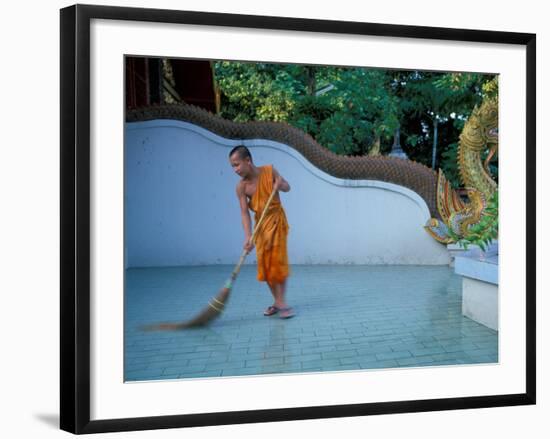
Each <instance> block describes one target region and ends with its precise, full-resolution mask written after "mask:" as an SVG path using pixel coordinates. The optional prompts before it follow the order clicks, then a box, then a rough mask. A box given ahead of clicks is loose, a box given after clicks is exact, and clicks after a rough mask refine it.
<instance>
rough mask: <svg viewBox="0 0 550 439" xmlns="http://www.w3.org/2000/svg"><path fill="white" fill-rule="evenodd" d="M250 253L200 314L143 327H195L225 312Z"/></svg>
mask: <svg viewBox="0 0 550 439" xmlns="http://www.w3.org/2000/svg"><path fill="white" fill-rule="evenodd" d="M276 192H277V189H273V192H271V195H270V196H269V198H268V200H267V203H266V204H265V207H264V210H263V212H262V215H261V216H260V219H259V220H258V222H257V223H256V225H255V226H254V231H253V233H252V237H251V238H250V240H251V241H252V242H254V238H255V237H256V233H257V232H258V230H259V229H260V226H261V224H262V222H263V220H264V218H265V214H266V212H267V209H268V208H269V205H270V204H271V200H273V197H274V196H275V193H276ZM248 253H249V252H248V251H247V250H244V251H243V253H242V254H241V258H240V259H239V262H238V263H237V265H236V266H235V268H234V269H233V272H232V273H231V276H230V277H229V279H227V281H226V282H225V284H224V286H223V287H222V288H221V290H220V291H219V292H218V294H217V295H216V296H214V297H212V299H210V302H208V306H206V307H205V308H204V309H203V310H202V312H201V313H200V314H198V315H197V316H196V317H195V318H193V319H191V320H188V321H186V322H182V323H160V324H156V325H149V326H145V327H144V328H143V329H144V330H146V331H153V330H177V329H187V328H194V327H198V326H205V325H206V324H208V323H209V322H210V321H212V320H214V319H215V318H216V317H218V316H219V315H220V314H221V313H222V312H223V310H224V307H225V303H226V302H227V299H228V297H229V293H230V292H231V289H232V288H233V283H234V282H235V280H236V279H237V276H238V275H239V272H240V271H241V266H242V265H243V263H244V261H245V259H246V257H247V256H248Z"/></svg>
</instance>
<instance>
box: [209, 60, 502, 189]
mask: <svg viewBox="0 0 550 439" xmlns="http://www.w3.org/2000/svg"><path fill="white" fill-rule="evenodd" d="M214 68H215V76H216V81H217V84H218V86H219V88H220V90H221V99H222V100H221V116H222V117H224V118H227V119H230V120H234V121H238V122H245V121H251V120H265V121H267V120H271V121H280V122H286V123H289V124H291V125H293V126H296V127H298V128H301V129H302V130H304V131H306V132H307V133H309V134H310V135H312V136H313V137H314V138H315V139H316V140H317V141H318V142H319V143H320V144H321V145H323V146H325V147H327V148H329V149H330V150H332V151H334V152H335V153H337V154H344V155H365V154H373V153H378V152H380V153H387V152H389V151H390V150H391V144H392V141H393V136H394V133H396V130H397V129H398V128H399V131H400V133H401V140H402V142H401V143H402V147H403V149H404V150H405V152H406V153H407V154H408V156H409V157H410V158H411V159H412V160H416V161H419V162H421V163H424V164H426V165H428V166H432V165H434V164H435V168H436V169H437V167H441V168H442V169H443V171H444V172H445V174H446V175H447V177H448V178H449V179H450V180H451V182H452V183H453V185H455V186H458V185H460V181H459V176H458V169H457V168H456V151H457V145H458V143H457V142H458V137H459V134H460V131H461V130H462V128H463V126H464V123H465V121H466V120H467V118H468V116H469V115H470V112H471V111H472V109H473V108H474V106H475V105H476V104H479V103H481V101H482V99H483V97H484V96H486V95H494V94H496V93H497V92H498V82H497V78H496V77H495V76H494V75H484V74H476V73H437V72H423V71H406V70H383V69H367V68H357V67H333V66H313V65H297V64H268V63H243V62H230V61H219V62H216V63H215V64H214ZM492 171H493V172H494V174H496V166H495V165H493V166H492Z"/></svg>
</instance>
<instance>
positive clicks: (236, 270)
mask: <svg viewBox="0 0 550 439" xmlns="http://www.w3.org/2000/svg"><path fill="white" fill-rule="evenodd" d="M276 192H277V189H273V192H271V195H270V196H269V198H268V199H267V203H265V207H264V210H263V212H262V214H261V216H260V219H259V220H258V222H257V223H256V226H255V227H254V231H253V232H252V236H251V237H250V240H251V241H252V242H254V237H255V236H256V233H257V232H258V230H259V229H260V226H261V224H262V222H263V220H264V218H265V214H266V213H267V209H268V208H269V205H270V204H271V200H273V197H274V196H275V193H276ZM247 256H248V251H246V250H244V251H243V254H242V255H241V259H239V262H238V264H237V265H236V267H235V269H234V270H233V273H231V278H232V279H235V278H236V277H237V274H239V271H240V270H241V265H242V264H243V262H244V260H245V259H246V257H247Z"/></svg>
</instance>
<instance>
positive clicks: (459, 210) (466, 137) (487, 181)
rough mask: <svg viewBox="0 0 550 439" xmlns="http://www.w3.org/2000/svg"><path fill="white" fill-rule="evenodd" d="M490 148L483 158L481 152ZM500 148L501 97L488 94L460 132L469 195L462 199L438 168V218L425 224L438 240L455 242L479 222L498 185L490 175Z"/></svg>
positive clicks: (463, 175)
mask: <svg viewBox="0 0 550 439" xmlns="http://www.w3.org/2000/svg"><path fill="white" fill-rule="evenodd" d="M487 150H489V152H488V155H487V158H486V159H485V160H484V161H483V160H482V154H483V153H484V152H485V151H487ZM497 151H498V99H497V98H486V99H485V100H484V101H483V102H482V104H481V105H480V106H479V107H477V106H476V107H475V108H474V110H473V111H472V114H471V115H470V117H469V118H468V121H467V122H466V124H465V125H464V129H463V130H462V133H461V134H460V141H459V145H458V168H459V174H460V178H461V180H462V183H463V184H464V187H465V188H466V192H467V195H468V200H469V201H468V202H465V201H463V200H462V199H461V198H460V196H459V195H458V193H457V192H456V191H455V190H454V189H453V188H452V187H451V185H450V183H449V181H448V180H447V179H446V178H445V174H444V173H443V172H442V171H441V169H440V170H439V173H438V179H437V210H438V213H439V215H440V217H441V218H440V219H439V218H431V219H430V220H428V222H427V224H426V225H425V226H424V228H425V229H426V231H427V232H428V233H429V234H430V235H431V236H432V237H433V238H435V239H436V240H437V241H438V242H441V243H444V244H449V243H453V242H456V237H458V238H459V239H460V238H462V237H464V236H465V235H466V234H467V233H468V229H469V228H470V227H471V226H472V225H474V224H477V223H479V221H480V220H481V218H482V216H483V213H484V210H485V208H486V206H487V201H488V200H489V199H490V198H491V196H492V195H493V194H494V192H495V191H496V190H497V189H498V186H497V183H496V182H495V180H494V179H493V178H492V177H491V172H490V170H489V162H490V160H491V158H492V157H493V156H494V155H495V154H496V153H497ZM453 235H454V236H453Z"/></svg>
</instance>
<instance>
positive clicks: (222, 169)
mask: <svg viewBox="0 0 550 439" xmlns="http://www.w3.org/2000/svg"><path fill="white" fill-rule="evenodd" d="M535 52H536V37H535V35H534V34H525V33H510V32H496V31H484V30H466V29H447V28H435V27H419V26H403V25H391V24H377V23H360V22H342V21H328V20H313V19H305V18H291V17H267V16H247V15H234V14H220V13H210V12H189V11H174V10H157V9H139V8H122V7H105V6H87V5H75V6H71V7H68V8H64V9H62V10H61V70H60V71H61V78H60V81H61V156H60V157H61V291H60V293H61V371H60V373H61V389H60V391H61V428H62V429H63V430H66V431H69V432H72V433H76V434H81V433H97V432H114V431H129V430H145V429H160V428H178V427H191V426H209V425H223V424H236V423H250V422H272V421H284V420H302V419H315V418H326V417H347V416H365V415H373V414H386V413H403V412H421V411H435V410H450V409H464V408H481V407H496V406H511V405H526V404H535V400H536V398H535V396H536V385H535V364H536V361H535V360H536V351H535V325H536V321H535V285H536V271H535V254H536V251H535V250H536V236H535V191H536V187H535V181H536V179H535V159H536V157H535V132H536V126H535V82H536V81H535Z"/></svg>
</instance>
